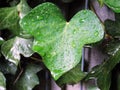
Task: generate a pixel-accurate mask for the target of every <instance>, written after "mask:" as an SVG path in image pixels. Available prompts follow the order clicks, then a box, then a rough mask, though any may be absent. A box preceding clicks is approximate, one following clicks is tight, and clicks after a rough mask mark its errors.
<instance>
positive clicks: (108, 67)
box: [86, 50, 120, 90]
mask: <svg viewBox="0 0 120 90" xmlns="http://www.w3.org/2000/svg"><path fill="white" fill-rule="evenodd" d="M119 62H120V50H118V51H117V52H116V53H115V54H114V55H113V56H111V57H110V58H109V59H108V60H107V61H105V62H104V63H103V64H101V65H100V66H97V67H94V68H93V70H91V72H90V73H88V75H87V77H86V79H92V78H96V79H97V84H98V87H99V88H100V89H101V90H109V89H110V85H111V71H112V70H113V68H114V67H115V66H116V64H118V63H119Z"/></svg>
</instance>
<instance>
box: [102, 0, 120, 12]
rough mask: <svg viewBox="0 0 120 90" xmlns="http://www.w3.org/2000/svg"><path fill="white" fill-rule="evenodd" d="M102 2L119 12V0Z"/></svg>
mask: <svg viewBox="0 0 120 90" xmlns="http://www.w3.org/2000/svg"><path fill="white" fill-rule="evenodd" d="M104 3H105V4H106V5H107V6H108V7H109V8H111V9H112V10H113V11H115V12H116V13H120V0H104Z"/></svg>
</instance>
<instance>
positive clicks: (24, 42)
mask: <svg viewBox="0 0 120 90" xmlns="http://www.w3.org/2000/svg"><path fill="white" fill-rule="evenodd" d="M32 44H33V39H32V38H29V39H25V38H21V37H17V36H16V37H15V38H13V39H10V40H8V41H5V42H4V43H3V44H2V46H1V51H2V54H3V55H4V56H5V58H6V59H8V60H9V61H10V62H12V63H14V64H15V65H18V63H19V61H20V54H22V55H23V56H25V57H29V56H31V55H32V54H33V51H32V50H31V47H32Z"/></svg>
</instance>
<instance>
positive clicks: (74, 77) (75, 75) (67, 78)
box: [57, 64, 86, 86]
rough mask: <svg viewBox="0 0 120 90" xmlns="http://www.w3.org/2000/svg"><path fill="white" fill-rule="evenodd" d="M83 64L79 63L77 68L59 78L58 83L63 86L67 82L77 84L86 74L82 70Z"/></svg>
mask: <svg viewBox="0 0 120 90" xmlns="http://www.w3.org/2000/svg"><path fill="white" fill-rule="evenodd" d="M80 67H81V65H80V64H78V65H77V66H76V67H75V68H73V69H71V70H70V71H68V72H66V73H65V74H63V75H62V76H61V77H60V78H59V79H58V80H57V84H58V85H59V86H63V85H66V84H75V83H78V82H79V81H81V80H82V79H83V78H84V77H85V76H86V74H85V73H84V72H82V71H81V68H80Z"/></svg>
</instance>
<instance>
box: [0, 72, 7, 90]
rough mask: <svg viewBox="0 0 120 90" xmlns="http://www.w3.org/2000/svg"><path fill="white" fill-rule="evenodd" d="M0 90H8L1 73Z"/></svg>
mask: <svg viewBox="0 0 120 90" xmlns="http://www.w3.org/2000/svg"><path fill="white" fill-rule="evenodd" d="M0 90H6V79H5V77H4V75H3V74H2V73H1V72H0Z"/></svg>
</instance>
